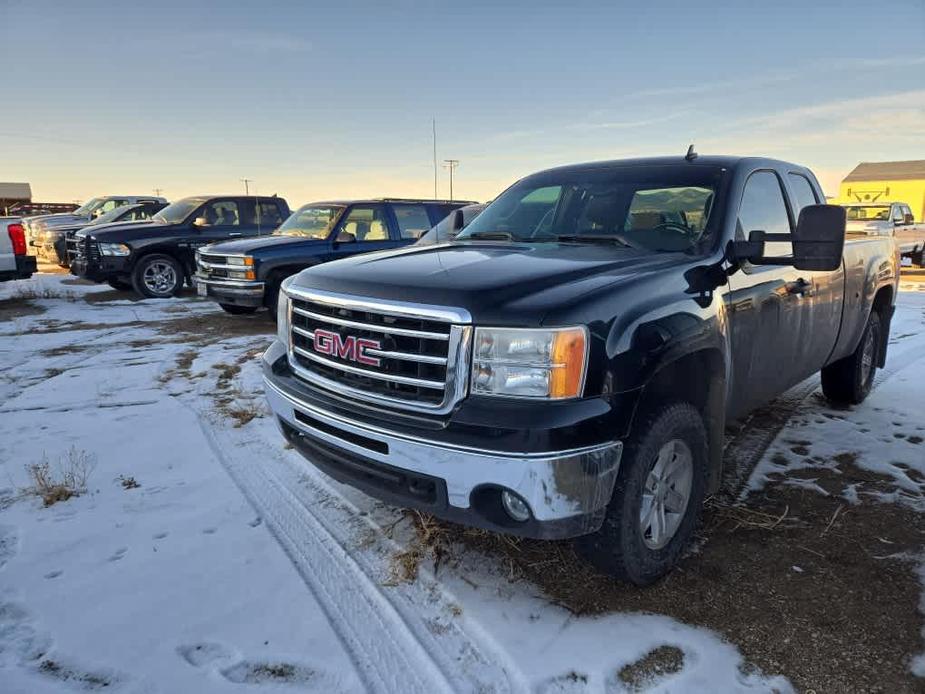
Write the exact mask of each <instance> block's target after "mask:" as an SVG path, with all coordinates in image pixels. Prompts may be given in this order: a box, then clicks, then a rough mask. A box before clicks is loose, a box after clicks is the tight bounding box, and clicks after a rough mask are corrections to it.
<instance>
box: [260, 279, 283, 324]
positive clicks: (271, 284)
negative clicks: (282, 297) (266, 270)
mask: <svg viewBox="0 0 925 694" xmlns="http://www.w3.org/2000/svg"><path fill="white" fill-rule="evenodd" d="M284 279H286V278H285V277H282V276H280V275H276V274H274V275H271V276H270V279H269V280H268V281H267V284H266V289H265V290H264V293H263V305H264V306H266V307H267V315H268V316H269V317H270V320H271V321H273V322H274V323H275V322H276V305H277V304H278V303H279V286H280V285H281V284H282V283H283V280H284Z"/></svg>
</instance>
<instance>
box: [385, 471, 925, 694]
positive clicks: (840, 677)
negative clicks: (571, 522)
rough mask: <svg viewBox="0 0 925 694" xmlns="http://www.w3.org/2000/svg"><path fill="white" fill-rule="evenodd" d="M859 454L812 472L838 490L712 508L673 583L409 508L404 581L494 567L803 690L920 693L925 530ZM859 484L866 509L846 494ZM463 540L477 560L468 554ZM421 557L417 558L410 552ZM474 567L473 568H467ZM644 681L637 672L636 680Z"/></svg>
mask: <svg viewBox="0 0 925 694" xmlns="http://www.w3.org/2000/svg"><path fill="white" fill-rule="evenodd" d="M853 455H854V454H847V453H846V454H844V455H842V456H839V461H838V462H837V463H836V462H835V461H829V463H828V464H829V467H828V468H816V469H813V470H812V471H811V472H812V475H813V476H814V478H815V480H816V482H817V484H818V485H819V486H820V487H821V488H823V489H825V490H826V491H828V492H829V496H824V495H822V494H820V493H818V492H816V491H811V490H808V489H805V488H800V487H793V486H789V485H787V484H778V483H773V482H772V483H771V484H770V485H769V487H768V488H767V489H766V490H765V491H764V492H763V493H760V494H754V495H752V496H751V497H750V498H749V499H748V500H747V501H746V502H745V503H743V504H739V505H736V506H720V505H715V504H711V503H708V504H707V507H706V509H705V512H704V523H703V527H702V530H701V533H700V537H699V542H698V543H697V550H696V551H695V552H693V553H691V554H690V555H689V556H688V557H687V558H686V559H685V560H684V561H683V562H682V564H681V566H680V567H679V568H678V569H677V570H675V571H674V572H673V573H671V574H670V575H669V576H667V577H666V578H665V579H664V580H662V581H661V582H659V583H658V584H656V585H654V586H652V587H650V588H648V589H638V588H634V587H632V586H629V585H625V584H622V583H619V582H616V581H614V580H612V579H610V578H609V577H607V576H603V575H601V574H598V573H596V572H595V571H594V570H593V569H592V568H591V567H590V566H589V565H588V564H587V563H586V562H584V561H583V560H582V559H581V558H580V557H579V556H578V555H577V554H576V552H575V550H574V548H573V545H572V544H571V543H569V542H538V541H531V540H523V539H518V538H513V537H506V536H502V535H497V534H493V533H489V532H485V531H481V530H477V529H473V528H462V527H459V526H454V525H453V524H450V523H445V522H442V521H437V520H434V519H432V518H429V517H426V516H425V517H423V519H419V518H417V517H416V515H415V514H412V513H410V512H406V514H405V517H406V518H411V519H412V522H414V524H415V527H416V529H417V533H418V542H419V543H420V544H419V545H418V546H414V543H412V547H411V548H410V550H408V551H406V552H405V553H403V554H402V555H401V556H399V557H396V561H397V566H398V567H400V571H396V573H397V574H398V577H399V578H403V579H410V578H412V577H413V576H414V575H415V574H416V565H417V563H418V562H419V561H422V560H427V561H432V562H433V563H434V564H435V565H436V570H439V566H440V565H441V564H442V563H446V562H447V561H450V562H452V563H454V564H456V565H457V570H458V571H459V572H460V574H461V575H462V576H464V577H465V576H466V575H467V573H468V572H467V564H469V567H470V568H469V570H468V571H471V572H472V573H476V572H477V571H479V570H483V569H482V568H481V567H483V566H484V559H480V558H479V555H480V554H485V555H488V556H489V557H490V558H491V559H492V560H494V563H495V566H496V567H497V571H498V573H499V574H501V575H503V576H505V577H506V578H508V580H511V581H521V580H524V581H529V582H532V583H533V584H535V585H537V586H538V587H539V588H540V589H541V590H542V591H543V592H544V593H545V595H546V596H547V597H548V598H549V600H550V601H552V602H553V603H555V604H558V605H560V606H562V607H564V608H565V609H567V610H570V611H572V612H573V613H575V614H582V615H584V614H606V613H609V612H651V613H657V614H666V615H669V616H671V617H673V618H675V619H678V620H680V621H682V622H685V623H687V624H692V625H697V626H704V627H708V628H710V629H713V630H715V631H716V632H718V633H719V634H722V635H723V636H724V637H725V638H727V639H729V640H730V641H731V642H732V643H734V644H735V645H736V646H737V647H738V648H739V649H740V650H741V652H742V654H743V656H744V657H745V659H746V661H747V662H748V663H749V664H751V665H754V666H757V667H759V668H760V669H761V670H762V671H764V672H765V673H767V674H770V675H774V674H782V675H785V676H786V677H788V678H790V680H791V681H792V682H793V684H794V685H795V686H796V687H797V689H798V690H800V691H808V690H815V691H820V692H821V691H832V692H846V691H865V692H913V691H922V690H923V683H922V680H920V679H917V678H916V677H914V676H913V675H912V674H911V673H910V671H909V662H910V659H911V657H912V656H914V655H915V654H917V653H920V652H921V651H923V650H925V647H923V643H922V637H921V635H922V626H923V617H922V615H921V614H920V612H919V611H918V606H919V603H920V596H921V591H922V587H921V585H920V584H919V581H918V578H917V572H916V568H917V566H916V562H915V561H914V559H913V557H917V556H921V552H922V548H923V544H925V523H923V520H922V518H921V516H920V515H919V514H917V513H915V512H914V511H912V510H910V509H908V508H905V507H904V506H902V505H899V504H889V505H887V504H881V503H877V502H875V501H872V500H871V498H872V497H871V496H869V494H874V493H883V492H893V491H895V487H896V485H895V482H893V480H892V479H890V478H887V477H883V476H880V475H876V474H874V473H871V472H868V471H864V470H861V469H859V468H857V467H856V466H855V465H854V464H853ZM851 485H854V487H855V488H856V489H857V490H861V493H860V496H861V498H862V499H863V503H860V504H857V505H851V504H849V503H848V502H846V501H845V499H844V498H842V496H841V494H842V492H844V491H845V490H847V489H848V488H849V486H851ZM456 543H462V545H463V546H465V547H468V548H469V549H474V550H477V551H476V552H475V553H465V552H463V553H460V552H459V551H458V550H459V546H458V544H456ZM409 552H412V553H413V555H412V554H409ZM470 562H471V563H470ZM634 672H635V670H634Z"/></svg>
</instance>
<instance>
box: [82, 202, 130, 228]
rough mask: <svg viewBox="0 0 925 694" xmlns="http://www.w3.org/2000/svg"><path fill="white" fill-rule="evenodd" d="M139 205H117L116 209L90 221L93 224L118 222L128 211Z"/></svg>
mask: <svg viewBox="0 0 925 694" xmlns="http://www.w3.org/2000/svg"><path fill="white" fill-rule="evenodd" d="M135 207H137V205H124V206H122V207H117V208H116V209H114V210H109V212H107V213H106V214H101V215H100V216H99V217H97V218H96V219H94V220H93V221H92V222H90V224H91V225H93V224H109V223H110V222H116V221H118V220H119V217H121V216H122V215H123V214H125V213H126V212H128V211H130V210H132V209H134V208H135Z"/></svg>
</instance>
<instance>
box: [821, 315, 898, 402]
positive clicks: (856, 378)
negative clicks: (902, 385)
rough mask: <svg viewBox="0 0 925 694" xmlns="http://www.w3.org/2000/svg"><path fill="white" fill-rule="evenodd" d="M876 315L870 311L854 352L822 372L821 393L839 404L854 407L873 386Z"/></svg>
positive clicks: (878, 341)
mask: <svg viewBox="0 0 925 694" xmlns="http://www.w3.org/2000/svg"><path fill="white" fill-rule="evenodd" d="M882 335H883V323H882V322H881V320H880V314H879V313H877V312H876V311H871V312H870V317H869V318H868V319H867V325H866V326H865V327H864V332H863V334H862V335H861V341H860V342H858V346H857V347H856V348H855V350H854V352H852V353H851V354H849V355H848V356H847V357H845V358H844V359H839V360H838V361H837V362H835V363H834V364H829V365H828V366H826V367H825V368H824V369H822V393H823V395H825V397H826V398H828V399H829V400H831V401H832V402H834V403H837V404H839V405H858V404H860V403H862V402H864V399H865V398H866V397H867V396H868V395H869V394H870V390H871V388H873V385H874V376H875V375H876V373H877V365H878V364H879V363H880V350H881V346H882V344H883V340H882Z"/></svg>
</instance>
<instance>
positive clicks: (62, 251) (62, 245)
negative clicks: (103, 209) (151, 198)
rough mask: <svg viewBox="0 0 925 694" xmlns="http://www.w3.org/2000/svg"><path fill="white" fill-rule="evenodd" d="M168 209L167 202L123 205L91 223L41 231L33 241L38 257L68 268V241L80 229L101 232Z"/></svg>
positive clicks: (67, 225)
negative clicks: (91, 228)
mask: <svg viewBox="0 0 925 694" xmlns="http://www.w3.org/2000/svg"><path fill="white" fill-rule="evenodd" d="M165 207H167V203H166V202H141V203H133V204H128V205H122V206H121V207H117V208H115V209H113V210H110V211H109V212H107V213H105V214H101V215H100V216H99V217H96V218H94V219H92V220H90V221H89V222H77V223H74V224H64V225H61V226H54V227H50V228H48V229H45V230H44V231H39V232H38V233H37V234H36V235H35V239H34V240H33V241H32V246H33V247H35V249H36V256H37V257H38V258H40V259H41V260H44V261H46V262H49V263H57V264H58V265H60V266H61V267H68V262H69V261H68V257H67V239H68V237H69V236H70V237H73V236H74V234H76V233H77V232H78V231H79V230H80V229H84V228H86V227H90V226H92V227H94V228H95V230H96V231H99V230H100V229H101V228H102V226H103V225H106V224H114V223H116V222H141V221H145V220H148V219H151V217H153V216H154V215H155V214H157V213H158V212H160V211H161V210H162V209H164V208H165Z"/></svg>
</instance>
